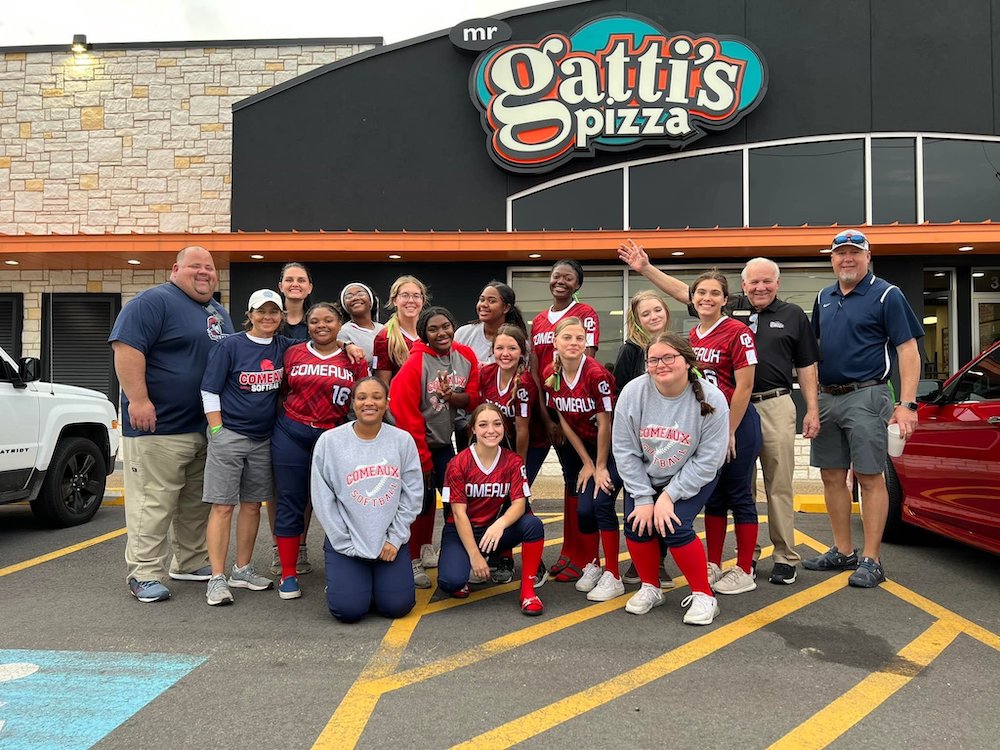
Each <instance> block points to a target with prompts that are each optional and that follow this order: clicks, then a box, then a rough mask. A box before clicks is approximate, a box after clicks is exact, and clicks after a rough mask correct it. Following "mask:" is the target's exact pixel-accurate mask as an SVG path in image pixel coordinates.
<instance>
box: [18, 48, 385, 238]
mask: <svg viewBox="0 0 1000 750" xmlns="http://www.w3.org/2000/svg"><path fill="white" fill-rule="evenodd" d="M206 44H211V43H210V42H208V43H206ZM248 44H252V42H248ZM371 48H372V45H371V44H350V43H342V44H330V45H323V46H282V47H252V46H247V47H219V48H212V47H188V48H182V49H178V48H162V49H115V50H96V51H93V52H90V53H85V54H79V55H74V54H72V53H70V52H68V51H67V52H30V51H29V52H7V53H4V54H2V55H0V233H2V234H72V233H77V232H84V233H96V234H101V233H129V232H185V231H189V232H213V231H217V232H228V231H229V228H230V219H229V215H230V195H231V185H230V180H231V177H232V111H231V106H232V105H233V103H235V102H237V101H239V100H241V99H244V98H246V97H248V96H252V95H253V94H257V93H259V92H261V91H265V90H266V89H269V88H271V87H272V86H274V85H276V84H279V83H283V82H284V81H287V80H289V79H290V78H294V77H295V76H298V75H301V74H302V73H306V72H308V71H310V70H313V69H314V68H317V67H319V66H321V65H325V64H327V63H331V62H334V61H337V60H341V59H343V58H345V57H348V56H350V55H353V54H356V53H358V52H361V51H363V50H366V49H371Z"/></svg>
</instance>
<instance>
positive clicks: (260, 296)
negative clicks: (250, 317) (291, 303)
mask: <svg viewBox="0 0 1000 750" xmlns="http://www.w3.org/2000/svg"><path fill="white" fill-rule="evenodd" d="M265 302H273V303H274V304H276V305H277V306H278V309H279V310H281V312H284V311H285V307H284V305H282V304H281V295H280V294H278V293H277V292H275V291H273V290H271V289H258V290H257V291H256V292H254V293H253V294H251V295H250V302H249V306H248V307H247V310H256V309H257V308H258V307H260V306H261V305H263V304H264V303H265Z"/></svg>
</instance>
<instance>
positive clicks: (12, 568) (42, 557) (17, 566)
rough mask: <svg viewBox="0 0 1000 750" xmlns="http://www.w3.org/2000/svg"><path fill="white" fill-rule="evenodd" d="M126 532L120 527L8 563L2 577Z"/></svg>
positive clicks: (2, 570)
mask: <svg viewBox="0 0 1000 750" xmlns="http://www.w3.org/2000/svg"><path fill="white" fill-rule="evenodd" d="M124 534H125V529H118V530H117V531H109V532H108V533H107V534H101V535H100V536H95V537H94V538H93V539H87V540H86V541H84V542H79V543H78V544H71V545H70V546H69V547H63V548H62V549H57V550H55V551H54V552H46V553H45V554H44V555H39V556H38V557H33V558H31V559H30V560H25V561H24V562H19V563H14V564H13V565H8V566H7V567H6V568H0V578H2V577H3V576H9V575H10V574H11V573H17V572H19V571H22V570H27V569H28V568H33V567H35V566H36V565H41V564H42V563H47V562H49V561H50V560H56V559H58V558H60V557H65V556H66V555H71V554H73V553H74V552H79V551H80V550H83V549H87V547H93V546H94V545H96V544H100V543H101V542H106V541H108V540H109V539H115V538H117V537H120V536H122V535H124Z"/></svg>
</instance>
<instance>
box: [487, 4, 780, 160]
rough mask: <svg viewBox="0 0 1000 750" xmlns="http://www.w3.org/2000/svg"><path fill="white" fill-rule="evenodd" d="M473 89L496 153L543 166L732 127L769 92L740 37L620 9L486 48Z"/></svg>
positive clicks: (755, 55) (681, 141)
mask: <svg viewBox="0 0 1000 750" xmlns="http://www.w3.org/2000/svg"><path fill="white" fill-rule="evenodd" d="M469 89H470V94H471V96H472V99H473V101H474V102H475V103H476V106H477V107H478V108H479V110H480V112H481V114H482V117H481V120H482V125H483V128H484V129H485V130H486V133H487V150H488V151H489V154H490V157H491V158H492V159H493V160H494V161H495V162H496V163H497V164H498V165H500V166H501V167H503V168H504V169H507V170H509V171H512V172H523V173H532V174H537V173H541V172H547V171H550V170H552V169H555V168H556V167H559V166H560V165H562V164H565V163H566V162H567V161H569V160H570V159H572V158H574V157H577V156H593V155H594V152H595V151H597V150H598V149H601V150H606V151H624V150H628V149H633V148H638V147H640V146H643V145H647V144H662V145H667V146H673V147H681V146H685V145H687V144H689V143H691V142H692V141H694V140H696V139H697V138H700V137H701V136H703V135H705V134H706V132H707V131H711V130H724V129H725V128H729V127H732V125H734V124H735V123H736V122H738V121H739V120H740V119H741V118H742V117H744V116H745V115H746V114H748V113H749V112H751V111H752V110H753V109H754V108H755V107H756V106H757V105H758V104H759V103H760V102H761V100H762V99H763V98H764V93H765V92H766V90H767V67H766V66H765V64H764V58H763V57H762V56H761V54H760V52H759V51H758V50H757V49H756V48H755V47H754V46H753V45H752V44H750V43H749V42H748V41H746V40H744V39H739V38H736V37H731V36H719V35H712V34H692V33H689V32H683V31H681V32H674V33H670V32H667V31H665V30H663V29H661V28H659V27H658V26H656V25H655V24H654V23H653V22H652V21H649V20H648V19H645V18H642V17H639V16H634V15H629V14H622V13H617V14H614V15H608V16H602V17H599V18H595V19H593V20H590V21H587V22H586V23H584V24H583V25H582V26H580V27H579V28H578V29H577V30H576V31H574V32H572V33H571V34H563V33H552V34H548V35H547V36H545V37H543V38H542V39H539V40H538V41H537V42H507V43H504V44H501V45H498V46H494V47H492V48H490V49H488V50H486V51H485V52H483V53H482V54H481V55H480V56H479V58H478V59H477V60H476V63H475V65H474V66H473V68H472V74H471V76H470V79H469Z"/></svg>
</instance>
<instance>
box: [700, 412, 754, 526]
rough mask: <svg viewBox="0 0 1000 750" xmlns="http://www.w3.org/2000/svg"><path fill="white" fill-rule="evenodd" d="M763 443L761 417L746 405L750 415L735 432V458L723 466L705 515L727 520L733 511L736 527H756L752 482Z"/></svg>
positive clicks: (706, 506) (745, 415) (744, 416)
mask: <svg viewBox="0 0 1000 750" xmlns="http://www.w3.org/2000/svg"><path fill="white" fill-rule="evenodd" d="M762 442H763V440H762V438H761V434H760V415H759V414H757V410H756V409H754V408H753V404H747V413H746V414H744V415H743V421H742V422H740V426H739V427H737V428H736V458H734V459H733V460H732V461H729V462H728V463H725V464H723V466H722V470H721V471H720V472H719V483H718V485H716V487H715V492H713V493H712V496H711V497H710V498H709V499H708V502H707V503H705V515H708V516H723V517H725V515H726V513H727V511H730V510H731V511H732V512H733V522H734V523H757V505H756V503H755V502H754V499H753V493H752V492H751V491H750V482H751V480H752V478H753V467H754V464H755V463H756V462H757V456H758V455H759V454H760V446H761V444H762Z"/></svg>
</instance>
